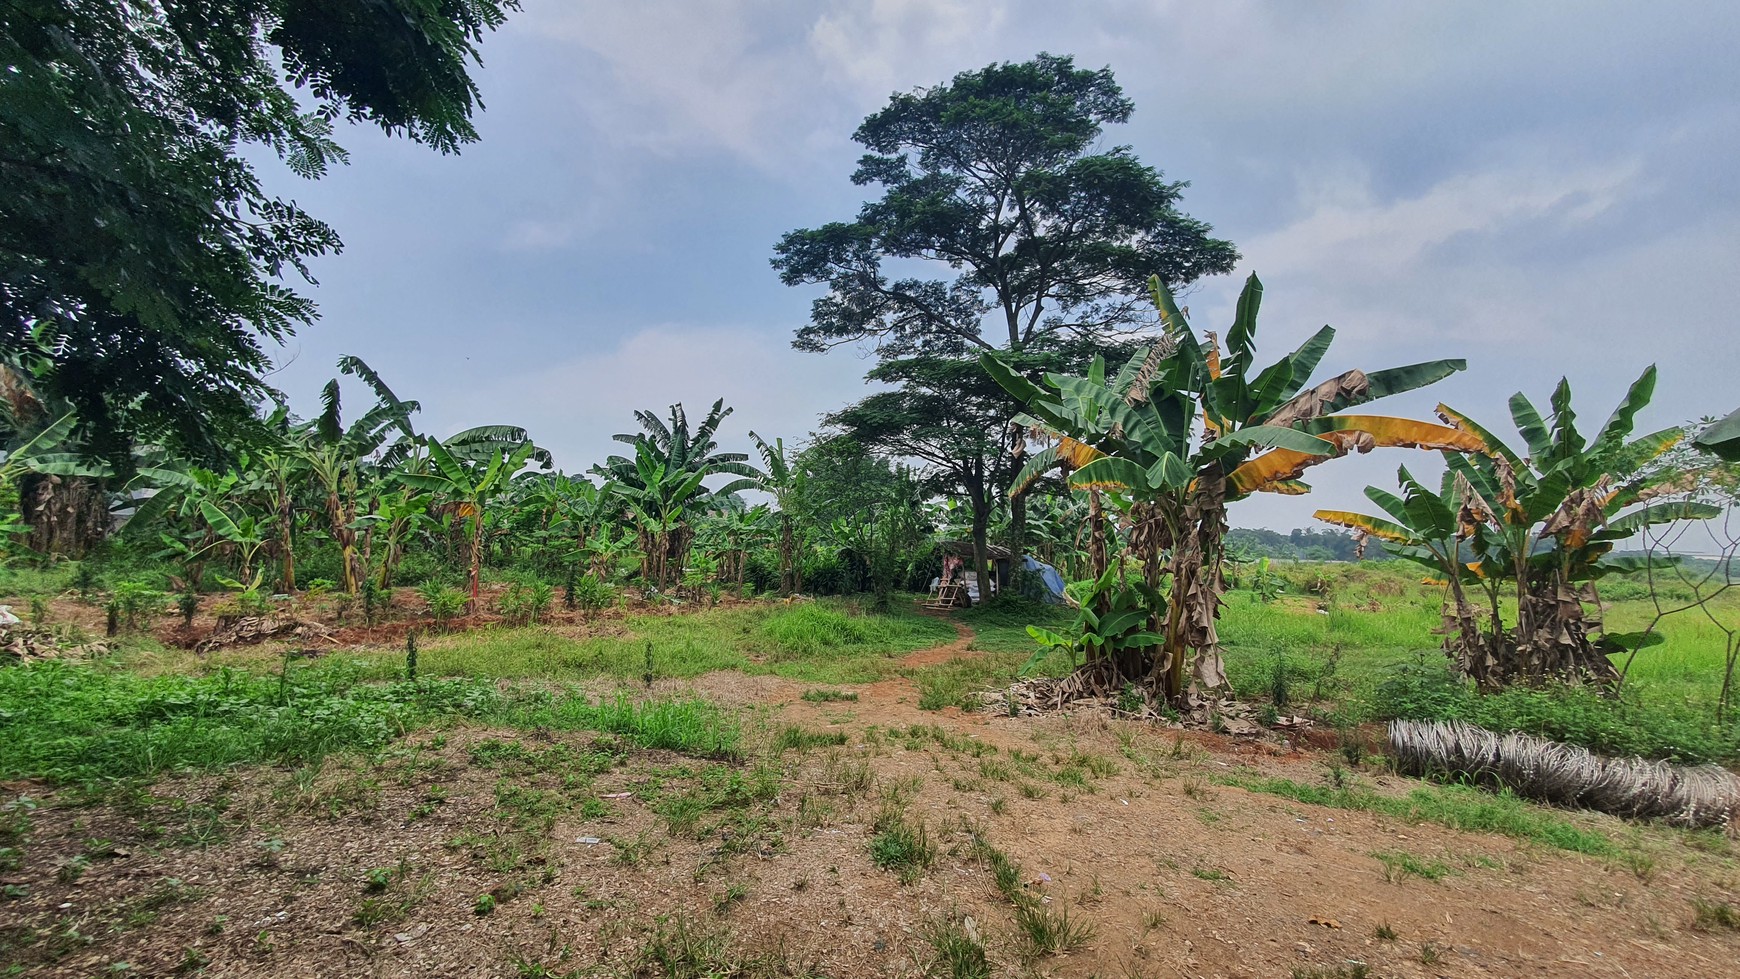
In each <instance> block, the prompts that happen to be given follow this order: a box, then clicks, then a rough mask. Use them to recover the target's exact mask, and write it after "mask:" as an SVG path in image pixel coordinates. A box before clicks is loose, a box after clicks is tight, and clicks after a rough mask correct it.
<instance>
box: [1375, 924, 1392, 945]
mask: <svg viewBox="0 0 1740 979" xmlns="http://www.w3.org/2000/svg"><path fill="white" fill-rule="evenodd" d="M1372 936H1373V937H1374V938H1376V939H1377V940H1378V941H1380V942H1393V941H1395V940H1396V930H1395V929H1394V928H1391V927H1390V923H1389V922H1387V921H1386V922H1384V923H1383V924H1381V925H1378V926H1377V930H1376V931H1374V932H1372Z"/></svg>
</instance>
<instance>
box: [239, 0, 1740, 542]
mask: <svg viewBox="0 0 1740 979" xmlns="http://www.w3.org/2000/svg"><path fill="white" fill-rule="evenodd" d="M525 6H526V9H525V11H524V12H523V13H521V14H519V15H517V16H515V17H513V18H512V19H510V20H509V22H508V23H507V25H506V26H505V27H504V28H503V29H502V30H501V31H500V32H499V33H498V34H496V35H493V36H491V37H489V38H488V39H487V40H486V42H485V44H484V45H483V57H484V61H485V67H484V68H483V69H482V70H481V71H479V72H477V73H476V78H477V81H478V83H479V85H480V86H481V87H482V89H483V94H484V99H485V102H486V103H487V106H488V108H487V110H486V111H485V112H484V113H482V115H481V116H480V117H479V119H478V130H479V131H480V133H481V134H482V137H483V138H482V141H481V142H480V143H477V144H475V145H472V146H470V147H468V148H466V150H465V152H464V153H463V154H462V155H459V156H448V157H443V156H440V155H438V154H435V153H433V152H431V151H429V150H427V149H425V148H423V147H420V146H417V145H415V144H412V143H409V142H405V141H402V140H401V141H394V140H388V139H385V138H383V137H381V136H380V135H378V134H376V133H372V132H369V131H365V130H353V131H349V132H347V133H345V134H342V141H343V142H344V143H345V145H346V146H347V147H348V148H349V149H350V150H351V151H352V162H351V165H350V166H348V167H345V168H341V169H339V170H338V171H336V172H334V173H332V174H331V175H329V176H328V177H326V178H325V179H324V180H322V181H320V182H318V183H315V184H305V183H301V182H300V181H297V180H296V179H295V178H293V177H290V176H288V175H287V174H283V173H281V172H278V171H273V172H272V173H271V174H270V177H269V179H271V180H272V181H273V187H274V189H275V190H276V191H277V192H278V193H280V194H282V195H284V196H289V197H293V198H295V199H296V200H297V201H299V202H300V203H302V204H303V205H304V206H306V207H308V208H309V209H310V210H311V211H313V212H314V213H315V214H317V215H319V216H321V217H323V218H325V219H326V220H328V221H329V222H331V223H332V224H333V225H334V226H335V227H336V228H337V229H338V231H339V232H340V233H341V234H342V236H343V237H344V240H345V250H344V253H343V254H342V255H340V256H337V257H334V258H329V259H326V260H323V261H321V262H319V263H317V265H316V267H315V272H316V275H317V276H318V278H319V279H320V285H319V286H318V287H317V288H314V287H311V288H309V289H308V290H307V292H308V293H309V294H310V295H312V296H313V297H314V298H315V299H316V300H317V301H318V302H319V303H320V306H321V310H322V319H321V320H320V322H319V323H318V324H316V325H315V326H313V327H311V328H308V329H306V330H304V331H303V332H302V334H301V335H300V336H299V337H298V338H297V339H295V340H294V341H292V343H291V344H290V345H289V346H288V347H286V348H285V349H284V350H283V351H281V352H280V356H279V360H280V362H283V363H287V365H288V366H286V367H285V368H284V369H283V371H282V372H281V373H280V374H278V375H277V376H276V377H275V378H274V380H275V382H276V383H278V384H279V385H280V386H281V387H282V388H284V389H285V390H286V391H288V392H289V393H290V395H291V398H292V402H293V404H295V405H296V406H297V407H298V408H300V409H301V410H302V412H303V413H312V412H313V410H314V406H315V404H316V401H315V395H316V393H317V391H318V389H319V386H320V385H321V384H322V383H324V381H325V380H326V379H327V378H329V377H331V376H333V374H334V372H335V368H334V361H335V360H336V359H337V358H338V357H339V356H340V355H342V354H356V355H358V356H361V357H362V358H363V359H365V360H367V361H368V362H369V363H370V364H371V365H372V366H374V367H375V369H377V370H378V371H380V372H381V373H382V374H383V375H384V376H385V377H386V378H387V380H388V381H389V383H391V384H392V385H393V387H394V388H395V390H396V391H397V392H398V394H399V395H400V396H402V397H408V398H416V399H418V400H420V401H421V402H422V404H423V412H422V414H421V416H420V419H419V424H420V426H421V427H422V428H423V429H424V430H425V431H429V432H431V433H433V434H437V435H445V434H449V433H451V432H453V431H457V430H459V429H461V428H465V427H469V426H471V425H476V424H484V423H513V424H520V425H524V426H526V427H527V428H529V429H530V430H531V432H532V434H533V437H534V438H535V439H536V440H537V442H538V443H539V444H540V445H544V446H547V447H548V448H550V449H551V450H552V451H553V452H554V453H555V455H556V460H557V464H558V465H559V466H560V467H561V468H563V469H565V470H568V471H570V472H580V471H583V470H585V469H586V468H587V467H588V466H589V465H591V464H592V463H593V462H596V461H598V460H599V459H601V458H602V457H603V456H604V455H605V454H607V453H608V452H609V451H611V445H612V443H611V442H610V435H611V433H613V432H621V431H628V430H630V429H631V428H632V427H633V420H632V417H631V414H632V412H633V410H634V409H636V408H651V409H655V410H657V411H659V412H660V413H661V414H662V413H663V411H664V408H665V406H666V405H668V404H670V403H671V402H674V401H682V402H684V403H685V404H686V405H687V406H688V407H689V408H690V409H691V411H692V412H693V413H696V414H698V413H700V412H701V411H703V410H704V409H705V406H706V405H707V404H710V403H711V402H712V401H713V400H714V399H715V398H719V397H723V398H725V400H726V403H727V404H730V405H732V406H734V407H735V408H736V409H737V411H736V414H735V415H734V416H733V417H732V418H731V420H730V421H728V422H727V424H726V426H725V429H724V433H723V439H722V440H723V441H724V442H725V443H726V445H727V447H737V448H746V447H747V440H746V438H745V437H744V436H745V433H746V432H747V431H749V430H750V429H752V428H753V429H754V430H756V431H758V432H760V433H762V434H763V435H767V436H773V435H782V436H785V437H786V438H787V440H788V441H790V440H793V439H797V438H801V437H803V436H804V435H805V434H806V433H808V432H810V431H812V430H813V429H815V428H816V427H817V418H818V416H819V415H820V414H821V413H823V412H826V411H829V410H832V409H834V408H837V407H839V406H841V405H843V404H845V403H846V402H847V401H849V400H851V399H855V398H857V397H859V396H861V395H862V393H863V392H864V390H865V389H864V386H863V382H862V375H863V372H864V370H865V369H866V368H867V367H868V366H869V362H868V361H867V360H864V359H862V358H861V357H860V356H855V355H854V353H853V352H852V351H849V350H839V351H835V352H832V353H829V354H826V355H818V354H802V353H798V352H796V351H793V350H792V349H791V348H790V341H791V337H792V332H793V330H794V329H796V328H797V327H798V326H800V325H801V324H802V323H803V322H804V321H805V319H806V316H807V312H808V307H809V303H810V301H811V300H812V299H814V298H815V296H816V295H817V294H818V292H817V290H815V289H791V288H786V287H784V286H782V285H780V283H779V281H778V279H777V278H776V277H775V275H774V272H773V270H772V269H771V268H770V267H769V265H768V259H769V258H770V257H771V255H772V246H773V243H774V242H775V240H777V238H778V237H779V236H780V235H781V234H782V233H784V232H786V231H789V230H792V229H794V228H800V227H813V226H816V225H819V224H822V223H824V222H827V221H833V220H846V219H849V218H851V217H852V216H853V215H854V214H855V213H856V211H857V208H858V205H859V204H860V203H861V202H862V201H863V200H864V189H863V188H858V187H854V186H853V185H852V184H851V182H850V181H849V180H848V179H847V177H848V174H849V173H850V172H851V169H852V166H853V163H854V161H855V160H856V158H857V156H858V154H859V152H860V151H861V147H858V146H857V144H854V143H852V142H851V139H850V137H851V133H852V131H853V130H854V129H855V128H856V127H857V125H858V123H859V122H860V121H862V119H863V118H864V117H865V116H866V115H868V114H870V113H871V112H874V111H875V110H877V109H878V108H880V107H881V106H882V105H883V104H884V103H885V102H886V100H887V98H888V96H889V95H890V94H891V93H893V92H896V91H907V90H911V89H913V88H916V87H921V86H929V85H934V84H937V83H941V82H944V81H946V80H948V79H949V78H950V77H951V76H952V75H954V74H955V73H956V72H959V71H962V70H967V69H973V68H980V67H983V66H985V65H986V64H989V63H992V62H997V61H1020V60H1025V59H1027V58H1031V57H1032V56H1033V55H1034V54H1036V53H1038V52H1040V51H1049V52H1052V53H1054V54H1069V55H1073V56H1074V57H1075V59H1076V61H1077V63H1078V64H1079V65H1081V66H1084V67H1090V68H1097V67H1100V66H1109V67H1110V68H1111V69H1112V70H1113V72H1114V73H1115V75H1116V77H1117V80H1118V81H1119V83H1120V84H1122V86H1123V87H1124V89H1125V92H1126V93H1127V94H1128V95H1129V96H1130V97H1131V98H1132V99H1133V100H1134V101H1135V104H1136V113H1135V116H1134V118H1133V119H1132V121H1131V122H1130V123H1129V124H1128V125H1125V126H1114V127H1111V128H1110V129H1109V130H1108V131H1107V133H1106V138H1105V145H1106V146H1107V147H1109V146H1113V145H1119V144H1128V145H1130V146H1132V147H1134V148H1135V150H1136V153H1137V155H1138V156H1139V157H1140V158H1141V159H1142V160H1143V161H1144V162H1145V163H1148V164H1150V165H1153V166H1156V167H1158V168H1160V169H1162V170H1163V171H1165V173H1166V175H1167V176H1168V177H1169V178H1171V179H1175V180H1187V181H1189V182H1190V184H1191V186H1190V188H1189V189H1188V190H1187V191H1186V193H1185V199H1184V209H1185V210H1186V211H1187V212H1189V213H1190V214H1191V215H1193V216H1195V217H1197V218H1200V219H1202V220H1205V221H1208V222H1210V223H1211V224H1213V225H1214V227H1215V230H1216V232H1217V234H1218V235H1220V236H1221V237H1225V238H1229V239H1231V240H1232V241H1233V242H1234V243H1236V244H1237V246H1238V247H1239V250H1240V251H1241V253H1242V254H1243V256H1244V258H1243V260H1242V261H1241V263H1240V269H1239V272H1238V273H1237V274H1236V275H1234V276H1228V277H1225V278H1221V279H1216V280H1211V281H1208V282H1205V283H1202V284H1201V285H1200V286H1198V287H1197V289H1196V290H1195V292H1194V293H1193V294H1192V295H1190V296H1189V297H1188V299H1187V300H1186V303H1187V304H1188V305H1189V307H1190V309H1191V320H1192V323H1193V325H1194V326H1195V327H1196V329H1197V330H1199V331H1201V330H1207V329H1215V330H1222V331H1224V329H1225V327H1226V324H1227V322H1229V321H1230V317H1231V305H1232V301H1233V299H1234V297H1235V296H1236V294H1237V290H1238V287H1239V284H1240V281H1241V280H1242V278H1243V276H1244V274H1245V273H1246V272H1249V271H1252V270H1254V271H1256V272H1257V273H1258V274H1259V275H1260V276H1261V277H1262V279H1263V281H1264V284H1265V286H1266V287H1267V292H1266V294H1265V302H1264V306H1263V317H1262V321H1261V322H1262V329H1261V332H1260V334H1259V351H1260V352H1262V353H1267V354H1268V355H1269V357H1268V358H1266V359H1273V358H1277V357H1279V356H1281V355H1282V354H1283V353H1285V352H1286V351H1287V350H1290V349H1291V348H1292V347H1293V346H1295V345H1296V344H1297V343H1298V342H1299V341H1301V340H1302V339H1303V338H1304V337H1305V336H1306V335H1308V334H1309V333H1310V332H1311V331H1312V330H1315V329H1316V328H1317V327H1319V326H1321V325H1323V324H1324V323H1329V324H1331V325H1333V326H1334V327H1336V329H1337V330H1338V331H1339V336H1338V339H1337V343H1336V346H1335V348H1333V349H1332V350H1331V352H1330V355H1329V357H1328V358H1327V359H1326V360H1325V362H1324V365H1323V374H1324V376H1328V375H1329V374H1330V373H1331V372H1340V371H1342V370H1345V369H1347V368H1351V367H1362V368H1366V369H1372V368H1379V367H1388V366H1394V365H1398V364H1402V363H1412V362H1415V361H1420V360H1426V359H1430V358H1435V357H1443V356H1455V357H1464V358H1466V359H1467V360H1468V364H1469V370H1468V371H1467V372H1466V373H1463V374H1460V375H1457V376H1455V377H1454V378H1452V379H1450V380H1448V381H1445V382H1443V383H1442V384H1440V385H1438V386H1437V387H1435V388H1433V389H1430V391H1429V393H1426V394H1422V395H1420V396H1417V397H1409V398H1400V399H1394V400H1393V401H1391V402H1386V403H1384V407H1385V409H1386V410H1390V411H1396V412H1401V411H1414V412H1424V413H1429V412H1430V409H1431V406H1432V404H1434V403H1435V402H1436V401H1439V400H1442V401H1445V402H1447V403H1449V404H1451V405H1453V406H1455V407H1457V408H1458V409H1460V410H1464V411H1467V412H1468V413H1470V414H1472V415H1474V416H1475V417H1477V418H1481V419H1484V420H1485V421H1486V424H1487V425H1488V426H1489V427H1495V428H1501V430H1503V431H1506V432H1508V431H1510V428H1509V426H1508V421H1507V419H1508V415H1507V413H1506V410H1505V399H1506V398H1507V397H1508V396H1509V395H1510V394H1511V393H1512V392H1514V391H1517V390H1524V391H1526V392H1528V393H1529V394H1530V395H1531V396H1532V397H1535V398H1536V400H1537V401H1538V402H1540V403H1542V404H1544V402H1545V399H1546V394H1547V392H1548V391H1549V390H1550V388H1551V386H1552V385H1553V383H1554V382H1555V381H1556V380H1557V379H1558V378H1559V377H1560V376H1561V375H1566V376H1569V377H1570V379H1571V382H1572V385H1573V388H1574V390H1575V392H1576V395H1577V403H1578V407H1579V413H1580V414H1581V415H1583V416H1585V417H1587V418H1591V424H1598V423H1599V421H1600V419H1601V418H1605V417H1606V415H1607V413H1608V412H1609V411H1610V410H1611V409H1612V407H1613V404H1614V403H1615V402H1616V401H1617V399H1618V398H1619V396H1620V395H1621V394H1622V393H1623V392H1624V389H1625V386H1626V385H1627V384H1628V383H1629V382H1630V381H1631V380H1632V379H1633V378H1634V377H1635V376H1636V375H1637V373H1638V372H1639V371H1641V370H1642V368H1643V367H1644V366H1645V365H1647V364H1649V363H1651V362H1654V363H1656V364H1658V365H1659V366H1660V369H1661V375H1662V384H1661V387H1660V389H1659V392H1658V395H1657V399H1656V405H1655V406H1654V407H1653V408H1652V409H1651V411H1650V412H1649V413H1648V414H1647V415H1646V416H1645V417H1644V419H1643V423H1644V424H1646V425H1650V426H1652V427H1660V426H1665V425H1669V424H1674V423H1676V422H1679V421H1681V420H1684V419H1687V418H1692V417H1697V416H1702V415H1708V414H1725V413H1727V412H1728V411H1730V410H1732V409H1733V408H1734V407H1735V406H1736V404H1740V385H1736V384H1735V383H1734V377H1735V369H1736V367H1737V366H1740V339H1737V338H1736V330H1735V325H1736V322H1735V321H1736V316H1735V315H1734V313H1733V312H1732V309H1733V303H1732V298H1731V293H1732V292H1733V291H1734V286H1735V280H1736V277H1737V274H1740V193H1737V191H1740V166H1737V165H1736V160H1740V67H1737V66H1740V59H1737V58H1736V57H1735V56H1734V53H1733V45H1734V43H1735V41H1736V40H1737V39H1740V4H1735V3H1732V2H1720V0H1717V2H1707V3H1694V2H1658V3H1651V4H1639V3H1635V2H1628V3H1617V2H1615V3H1602V2H1594V0H1580V2H1574V3H1573V2H1566V3H1548V2H1539V0H1537V2H1530V3H1496V2H1495V3H1478V4H1475V3H1448V2H1432V3H1400V2H1370V3H1362V2H1351V0H1350V2H1327V3H1316V4H1298V3H1289V2H1274V3H1261V2H1236V0H1221V2H1218V3H1214V4H1201V3H1171V2H1135V0H1123V2H1120V0H1104V2H1075V3H1069V4H1059V3H1050V2H1015V0H1010V2H966V0H866V2H835V0H826V2H821V0H762V2H735V0H707V2H698V0H696V2H689V3H671V2H661V0H637V2H634V3H621V2H611V3H602V2H590V0H585V2H582V0H526V3H525ZM360 396H361V393H360V392H358V397H360ZM1404 462H1406V463H1409V464H1411V465H1418V466H1419V468H1421V469H1427V470H1430V469H1432V468H1433V467H1432V465H1431V464H1430V461H1429V459H1427V458H1426V457H1425V455H1424V454H1423V453H1418V452H1414V453H1408V452H1404V451H1402V450H1390V451H1388V452H1383V451H1379V452H1376V453H1373V454H1372V455H1371V456H1370V457H1366V458H1361V459H1355V460H1343V461H1340V462H1336V463H1332V464H1330V465H1326V466H1323V467H1321V468H1318V469H1315V470H1313V471H1312V472H1311V473H1310V474H1309V475H1308V480H1309V481H1310V482H1311V483H1312V484H1313V485H1314V486H1315V487H1316V492H1315V493H1313V494H1312V495H1311V496H1307V497H1302V498H1275V497H1264V498H1260V499H1256V500H1252V501H1250V502H1248V503H1244V504H1240V505H1239V506H1238V507H1235V508H1234V510H1233V519H1234V522H1235V523H1236V524H1239V525H1244V526H1269V527H1274V528H1277V529H1286V528H1290V527H1294V526H1307V525H1309V523H1310V513H1311V511H1312V510H1313V509H1315V508H1317V507H1330V508H1340V507H1347V506H1349V505H1352V504H1357V503H1360V502H1363V500H1362V498H1361V497H1359V495H1358V493H1359V488H1360V487H1361V486H1363V485H1364V484H1365V483H1366V482H1368V481H1375V482H1380V483H1382V484H1384V485H1390V484H1391V482H1392V474H1393V473H1394V471H1395V467H1396V466H1397V465H1398V464H1401V463H1404Z"/></svg>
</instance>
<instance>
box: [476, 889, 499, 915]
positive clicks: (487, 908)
mask: <svg viewBox="0 0 1740 979" xmlns="http://www.w3.org/2000/svg"><path fill="white" fill-rule="evenodd" d="M495 904H496V901H495V895H494V894H479V895H477V899H476V900H474V901H472V902H471V913H472V914H475V915H477V916H478V917H480V918H481V917H483V916H484V915H488V914H494V913H495Z"/></svg>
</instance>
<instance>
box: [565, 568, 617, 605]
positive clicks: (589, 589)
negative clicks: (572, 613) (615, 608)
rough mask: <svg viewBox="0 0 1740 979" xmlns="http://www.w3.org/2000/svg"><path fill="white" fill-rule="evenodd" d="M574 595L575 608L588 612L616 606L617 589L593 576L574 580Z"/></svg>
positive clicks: (584, 576)
mask: <svg viewBox="0 0 1740 979" xmlns="http://www.w3.org/2000/svg"><path fill="white" fill-rule="evenodd" d="M573 594H574V607H575V608H577V609H581V610H583V611H588V612H592V611H597V610H598V609H604V608H609V607H610V606H612V605H615V604H616V599H617V591H616V589H615V588H613V587H611V586H610V585H609V584H607V583H605V582H602V581H599V580H598V579H597V578H594V577H592V576H591V575H583V576H581V577H578V578H575V579H574V592H573Z"/></svg>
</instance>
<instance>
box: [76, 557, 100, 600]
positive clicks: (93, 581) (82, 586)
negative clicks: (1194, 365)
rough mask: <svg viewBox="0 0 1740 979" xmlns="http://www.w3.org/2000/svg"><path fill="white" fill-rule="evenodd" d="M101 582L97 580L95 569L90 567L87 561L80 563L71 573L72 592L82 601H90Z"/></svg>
mask: <svg viewBox="0 0 1740 979" xmlns="http://www.w3.org/2000/svg"><path fill="white" fill-rule="evenodd" d="M100 584H101V581H100V580H99V579H98V578H97V569H96V568H93V567H91V563H90V562H89V561H80V562H79V569H78V570H77V571H75V572H73V590H74V591H77V592H78V593H79V598H80V599H81V600H83V601H86V602H88V601H90V600H91V595H92V594H93V593H94V592H96V590H97V587H98V586H99V585H100Z"/></svg>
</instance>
